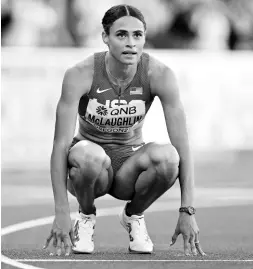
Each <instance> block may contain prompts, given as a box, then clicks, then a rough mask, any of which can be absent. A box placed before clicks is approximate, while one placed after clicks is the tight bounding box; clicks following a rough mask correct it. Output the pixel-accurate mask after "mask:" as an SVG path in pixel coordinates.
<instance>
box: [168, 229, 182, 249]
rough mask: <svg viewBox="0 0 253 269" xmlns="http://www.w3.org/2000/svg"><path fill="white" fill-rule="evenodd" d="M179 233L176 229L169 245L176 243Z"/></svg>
mask: <svg viewBox="0 0 253 269" xmlns="http://www.w3.org/2000/svg"><path fill="white" fill-rule="evenodd" d="M179 234H180V233H179V232H178V231H177V230H176V231H175V233H174V234H173V236H172V238H171V242H170V246H173V245H174V244H175V243H176V241H177V237H178V235H179Z"/></svg>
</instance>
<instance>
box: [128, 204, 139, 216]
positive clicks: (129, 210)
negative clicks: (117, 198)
mask: <svg viewBox="0 0 253 269" xmlns="http://www.w3.org/2000/svg"><path fill="white" fill-rule="evenodd" d="M125 213H126V215H127V217H131V216H132V215H137V216H142V215H143V212H142V213H135V211H133V210H131V208H130V209H129V203H127V205H126V208H125Z"/></svg>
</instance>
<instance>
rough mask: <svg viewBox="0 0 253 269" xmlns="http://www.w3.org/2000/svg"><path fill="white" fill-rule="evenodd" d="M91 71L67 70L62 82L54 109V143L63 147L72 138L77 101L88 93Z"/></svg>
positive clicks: (84, 69) (82, 69) (80, 69)
mask: <svg viewBox="0 0 253 269" xmlns="http://www.w3.org/2000/svg"><path fill="white" fill-rule="evenodd" d="M91 70H92V69H90V68H88V66H83V67H82V68H80V66H75V67H72V68H70V69H68V70H67V71H66V73H65V75H64V78H63V82H62V91H61V96H60V99H59V101H58V104H57V109H56V122H55V134H54V142H55V143H62V144H64V145H66V144H69V143H71V140H72V138H73V135H74V132H75V127H76V118H77V112H78V105H79V100H80V98H81V97H82V95H83V94H85V93H88V91H89V89H90V86H91V82H92V76H91V73H90V72H91Z"/></svg>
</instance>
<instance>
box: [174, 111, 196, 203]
mask: <svg viewBox="0 0 253 269" xmlns="http://www.w3.org/2000/svg"><path fill="white" fill-rule="evenodd" d="M174 116H175V117H174V119H175V120H172V121H171V123H172V124H170V128H169V136H170V140H171V143H172V144H173V146H174V147H175V148H176V149H177V152H178V154H179V157H180V163H179V183H180V188H181V206H193V203H194V165H193V158H192V154H191V150H190V146H189V140H188V134H187V129H186V120H185V115H184V112H183V111H177V113H176V115H174Z"/></svg>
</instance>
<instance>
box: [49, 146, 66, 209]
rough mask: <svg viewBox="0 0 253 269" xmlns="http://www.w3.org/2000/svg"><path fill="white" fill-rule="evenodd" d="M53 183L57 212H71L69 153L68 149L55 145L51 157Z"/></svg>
mask: <svg viewBox="0 0 253 269" xmlns="http://www.w3.org/2000/svg"><path fill="white" fill-rule="evenodd" d="M50 170H51V181H52V188H53V193H54V202H55V211H56V212H60V211H64V212H66V211H69V203H68V195H67V151H66V147H64V146H60V145H54V148H53V152H52V155H51V169H50Z"/></svg>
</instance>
